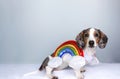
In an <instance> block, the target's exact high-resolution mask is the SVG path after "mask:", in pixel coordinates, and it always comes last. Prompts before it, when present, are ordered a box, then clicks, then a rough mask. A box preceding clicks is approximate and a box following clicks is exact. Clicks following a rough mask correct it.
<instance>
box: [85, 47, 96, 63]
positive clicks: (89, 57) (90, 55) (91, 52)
mask: <svg viewBox="0 0 120 79" xmlns="http://www.w3.org/2000/svg"><path fill="white" fill-rule="evenodd" d="M94 57H95V49H90V48H88V49H86V50H84V58H85V60H86V61H87V63H91V62H92V61H93V60H94Z"/></svg>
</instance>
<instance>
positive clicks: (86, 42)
mask: <svg viewBox="0 0 120 79" xmlns="http://www.w3.org/2000/svg"><path fill="white" fill-rule="evenodd" d="M75 40H76V44H77V46H78V47H79V48H81V49H82V50H83V52H84V58H85V64H97V63H99V61H98V59H97V58H96V55H95V53H96V47H97V46H98V47H99V48H101V49H102V48H105V46H106V44H107V41H108V37H107V36H106V35H105V34H104V33H103V32H102V31H101V30H99V29H96V28H88V29H85V30H83V31H82V32H80V33H79V34H78V35H77V36H76V39H75ZM53 56H54V53H53V54H52V55H50V56H48V57H47V58H46V59H45V60H44V61H43V63H42V65H41V66H40V68H39V70H40V71H42V70H43V69H46V74H47V76H48V77H49V78H50V79H58V77H57V76H54V75H53V74H52V72H53V71H54V70H56V69H64V68H66V67H68V66H69V61H70V57H71V56H70V55H67V56H64V57H62V61H63V63H62V64H61V65H60V66H59V67H57V68H51V67H49V66H48V63H49V62H50V60H51V59H52V58H53ZM65 57H66V58H65ZM73 69H74V68H73ZM74 71H75V74H76V77H77V79H83V78H84V76H83V75H82V73H81V72H82V71H85V70H84V69H83V67H81V68H80V70H77V69H76V70H75V69H74Z"/></svg>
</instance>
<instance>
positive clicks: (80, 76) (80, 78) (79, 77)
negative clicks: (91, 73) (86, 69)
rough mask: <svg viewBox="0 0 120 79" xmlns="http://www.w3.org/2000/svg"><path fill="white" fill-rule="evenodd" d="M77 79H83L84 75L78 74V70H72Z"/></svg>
mask: <svg viewBox="0 0 120 79" xmlns="http://www.w3.org/2000/svg"><path fill="white" fill-rule="evenodd" d="M74 72H75V74H76V77H77V79H84V75H83V74H82V73H81V72H80V70H74Z"/></svg>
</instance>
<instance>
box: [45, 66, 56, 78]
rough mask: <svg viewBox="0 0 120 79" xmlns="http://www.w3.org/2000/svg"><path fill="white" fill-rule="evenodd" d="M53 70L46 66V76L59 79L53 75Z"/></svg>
mask: <svg viewBox="0 0 120 79" xmlns="http://www.w3.org/2000/svg"><path fill="white" fill-rule="evenodd" d="M53 70H54V69H53V68H51V67H49V66H46V75H47V76H48V77H49V78H50V79H58V77H56V76H54V75H52V72H53Z"/></svg>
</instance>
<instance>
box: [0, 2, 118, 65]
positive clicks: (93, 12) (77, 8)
mask: <svg viewBox="0 0 120 79" xmlns="http://www.w3.org/2000/svg"><path fill="white" fill-rule="evenodd" d="M119 5H120V1H119V0H0V63H41V62H42V61H43V59H44V58H45V57H46V56H48V55H49V54H51V53H52V52H54V50H55V49H56V47H57V46H58V45H60V44H61V43H62V42H64V41H66V40H69V39H75V37H76V35H77V34H78V33H79V32H81V31H82V30H83V29H86V28H89V27H96V28H99V29H101V30H102V31H103V32H104V33H105V34H106V35H107V36H108V38H109V41H108V44H107V47H106V48H105V49H102V50H100V49H99V48H98V50H97V56H98V58H99V60H100V61H102V62H120V57H119V56H120V52H119V49H120V43H119V41H120V36H119V35H120V6H119Z"/></svg>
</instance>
